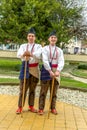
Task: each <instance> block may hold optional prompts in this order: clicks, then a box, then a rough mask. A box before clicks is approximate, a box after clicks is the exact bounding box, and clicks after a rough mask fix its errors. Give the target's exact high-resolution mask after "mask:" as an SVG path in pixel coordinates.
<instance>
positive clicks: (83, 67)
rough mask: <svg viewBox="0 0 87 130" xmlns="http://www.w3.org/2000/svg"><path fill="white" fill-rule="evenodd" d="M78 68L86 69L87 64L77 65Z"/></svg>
mask: <svg viewBox="0 0 87 130" xmlns="http://www.w3.org/2000/svg"><path fill="white" fill-rule="evenodd" d="M78 69H84V70H87V65H84V64H83V65H79V66H78Z"/></svg>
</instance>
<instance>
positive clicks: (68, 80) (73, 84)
mask: <svg viewBox="0 0 87 130" xmlns="http://www.w3.org/2000/svg"><path fill="white" fill-rule="evenodd" d="M61 86H65V87H74V88H87V84H86V83H82V82H80V81H76V80H73V79H71V78H67V77H61Z"/></svg>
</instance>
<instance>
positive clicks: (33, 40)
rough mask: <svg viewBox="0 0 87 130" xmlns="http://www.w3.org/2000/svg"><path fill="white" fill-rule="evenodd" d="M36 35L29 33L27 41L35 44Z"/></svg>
mask: <svg viewBox="0 0 87 130" xmlns="http://www.w3.org/2000/svg"><path fill="white" fill-rule="evenodd" d="M35 39H36V38H35V35H34V34H33V33H29V34H28V35H27V40H28V42H29V43H34V42H35Z"/></svg>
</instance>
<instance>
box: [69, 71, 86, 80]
mask: <svg viewBox="0 0 87 130" xmlns="http://www.w3.org/2000/svg"><path fill="white" fill-rule="evenodd" d="M71 74H73V75H75V76H77V77H82V78H86V79H87V70H82V69H73V71H72V72H71Z"/></svg>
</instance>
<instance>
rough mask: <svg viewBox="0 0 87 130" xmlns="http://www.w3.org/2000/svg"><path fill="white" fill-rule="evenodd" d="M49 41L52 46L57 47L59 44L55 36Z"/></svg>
mask: <svg viewBox="0 0 87 130" xmlns="http://www.w3.org/2000/svg"><path fill="white" fill-rule="evenodd" d="M48 40H49V42H50V44H51V45H55V44H56V42H57V37H56V36H54V35H52V36H50V37H49V39H48Z"/></svg>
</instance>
